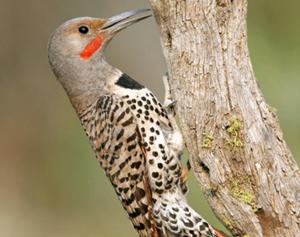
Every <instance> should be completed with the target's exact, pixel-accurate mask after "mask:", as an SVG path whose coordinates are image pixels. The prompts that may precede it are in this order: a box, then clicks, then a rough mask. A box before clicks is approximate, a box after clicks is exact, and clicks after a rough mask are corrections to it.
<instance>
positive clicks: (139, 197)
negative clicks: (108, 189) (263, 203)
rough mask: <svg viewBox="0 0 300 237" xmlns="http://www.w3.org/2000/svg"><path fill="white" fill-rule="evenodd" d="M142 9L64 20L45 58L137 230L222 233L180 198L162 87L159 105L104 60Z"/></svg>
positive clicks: (203, 236)
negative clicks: (119, 34) (113, 42)
mask: <svg viewBox="0 0 300 237" xmlns="http://www.w3.org/2000/svg"><path fill="white" fill-rule="evenodd" d="M149 16H151V14H150V13H149V9H139V10H133V11H127V12H124V13H121V14H119V15H116V16H113V17H111V18H108V19H100V18H91V17H80V18H75V19H71V20H69V21H67V22H65V23H63V24H62V25H61V26H59V27H58V28H57V29H56V30H55V32H54V33H53V34H52V36H51V38H50V41H49V45H48V57H49V63H50V65H51V68H52V70H53V72H54V74H55V75H56V77H57V79H58V81H59V82H60V83H61V85H62V86H63V88H64V89H65V91H66V93H67V95H68V97H69V99H70V102H71V104H72V105H73V107H74V109H75V111H76V113H77V115H78V117H79V119H80V121H81V124H82V126H83V128H84V130H85V133H86V135H87V136H88V138H89V141H90V144H91V146H92V148H93V150H94V151H95V154H96V157H97V160H98V162H99V163H100V166H101V167H102V168H103V169H104V171H105V174H106V176H107V177H108V178H109V180H110V182H111V184H112V185H113V187H114V189H115V191H116V193H117V196H118V198H119V200H120V201H121V203H122V205H123V207H124V209H125V210H126V212H127V213H128V216H129V218H130V220H131V222H132V224H133V226H134V228H135V229H136V230H137V232H138V234H139V236H141V237H149V236H151V237H162V236H169V237H171V236H174V237H176V236H178V237H179V236H182V237H183V236H199V237H218V236H222V235H221V234H220V233H219V232H217V231H216V230H214V229H213V228H212V227H211V226H210V225H209V224H208V223H207V222H206V221H205V220H204V219H203V218H202V217H201V216H200V215H199V214H198V213H196V212H195V211H194V210H193V209H192V208H191V207H190V206H189V205H188V204H187V201H186V198H185V193H186V186H185V180H184V179H183V178H182V177H183V173H184V172H183V166H182V164H181V162H180V155H181V153H182V151H183V149H184V145H183V140H182V135H181V133H180V131H179V129H178V127H177V125H176V121H175V119H174V117H173V115H172V113H171V112H168V111H169V109H170V107H172V104H173V103H172V101H171V100H170V96H169V94H168V89H167V90H166V91H167V94H166V100H165V105H164V106H163V105H162V104H161V103H160V102H159V101H158V99H157V98H156V97H155V95H154V94H153V93H152V92H151V91H150V90H148V89H147V88H145V87H144V86H143V85H141V84H139V83H138V82H137V81H135V80H133V79H132V78H130V77H129V76H128V75H127V74H125V73H123V72H121V71H120V70H119V69H117V68H115V67H113V66H112V65H110V64H109V63H107V61H106V60H105V55H104V51H105V48H106V46H107V45H108V43H109V42H110V40H111V39H112V38H113V37H114V36H115V34H116V33H117V32H119V31H121V30H122V29H124V28H126V27H127V26H130V25H132V24H133V23H136V22H139V21H141V20H143V19H146V18H148V17H149ZM165 81H166V79H165ZM167 84H168V83H165V85H166V87H167Z"/></svg>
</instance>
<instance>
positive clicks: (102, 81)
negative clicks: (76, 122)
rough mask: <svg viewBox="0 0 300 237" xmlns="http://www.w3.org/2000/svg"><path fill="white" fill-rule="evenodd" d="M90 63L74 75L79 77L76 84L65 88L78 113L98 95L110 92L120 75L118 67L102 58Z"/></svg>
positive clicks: (96, 98)
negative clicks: (69, 88) (70, 88)
mask: <svg viewBox="0 0 300 237" xmlns="http://www.w3.org/2000/svg"><path fill="white" fill-rule="evenodd" d="M91 60H93V59H91ZM98 60H99V58H98ZM90 65H91V66H90V67H84V68H83V69H82V71H80V72H77V73H78V74H77V75H74V76H77V77H80V78H81V79H79V80H78V79H77V80H76V81H77V83H76V85H74V84H73V85H74V87H73V88H72V90H67V89H66V90H67V93H68V95H69V98H70V101H71V103H72V105H73V107H74V108H75V110H76V112H77V113H78V114H81V113H82V112H84V111H85V110H86V109H87V108H88V107H89V106H91V105H92V104H94V103H95V102H96V101H97V100H98V99H99V97H100V96H103V95H106V94H111V93H112V88H113V87H114V85H115V82H116V81H117V80H118V78H119V77H120V76H121V75H122V72H121V71H120V70H119V69H117V68H115V67H113V66H111V65H110V64H108V63H107V62H106V61H105V60H104V58H102V59H101V61H100V62H99V61H97V62H93V61H91V62H90ZM74 81H75V80H74Z"/></svg>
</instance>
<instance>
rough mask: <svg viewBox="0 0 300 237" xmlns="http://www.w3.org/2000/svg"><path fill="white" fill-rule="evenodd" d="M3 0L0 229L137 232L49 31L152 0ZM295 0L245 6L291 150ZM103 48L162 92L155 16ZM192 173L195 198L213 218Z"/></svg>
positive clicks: (14, 233)
mask: <svg viewBox="0 0 300 237" xmlns="http://www.w3.org/2000/svg"><path fill="white" fill-rule="evenodd" d="M0 2H1V8H0V20H1V21H0V22H1V23H0V30H1V31H0V32H1V36H0V43H1V44H0V45H1V46H0V60H1V61H0V62H1V63H0V67H1V68H0V69H1V70H0V131H1V132H0V236H3V237H19V236H20V237H21V236H22V237H27V236H28V237H29V236H30V237H40V236H43V237H48V236H49V237H50V236H56V237H69V236H70V237H71V236H72V237H82V236H85V237H93V236H112V237H113V236H124V237H126V236H136V234H135V232H134V231H133V229H132V228H131V225H130V223H129V221H127V220H126V216H125V213H124V211H123V210H122V208H121V206H120V204H119V202H118V201H117V199H116V196H115V194H114V191H113V190H112V187H111V186H110V184H109V182H108V181H107V180H106V178H105V176H104V175H103V172H102V170H101V169H100V168H99V167H98V164H97V162H96V160H95V159H94V155H93V153H92V151H91V149H90V147H89V144H88V141H87V139H86V138H85V136H84V133H83V131H82V128H81V127H80V124H79V122H78V119H77V118H76V116H75V113H74V111H73V110H72V108H71V106H70V104H69V101H68V99H67V97H66V95H65V94H64V91H63V90H62V88H61V86H60V85H59V84H58V83H57V82H56V80H55V78H54V76H53V74H52V72H51V71H50V69H49V66H48V62H47V40H48V38H49V36H50V34H51V32H52V31H53V30H54V29H55V28H56V27H57V26H58V25H59V24H60V23H62V22H63V21H65V20H66V19H69V18H72V17H76V16H85V15H89V16H101V17H109V16H111V15H113V14H116V13H119V12H122V11H124V10H128V9H132V8H139V7H145V6H148V2H147V1H145V0H139V1H138V0H134V1H121V0H120V1H109V0H98V1H96V0H85V1H83V0H82V1H79V0H75V1H71V0H64V1H61V0H60V1H59V0H52V1H34V0H26V1H17V0H0ZM299 7H300V2H299V1H297V0H290V1H286V2H285V3H283V2H282V1H280V0H264V1H261V0H252V1H249V14H248V31H249V47H250V52H251V56H252V62H253V65H254V69H255V72H256V76H257V78H258V80H259V83H260V85H261V88H262V90H263V92H264V95H265V97H266V99H267V101H268V102H269V103H270V104H271V105H272V106H274V107H275V108H277V109H278V115H279V118H280V122H281V125H282V128H283V130H284V133H285V138H286V141H287V142H288V144H289V146H290V148H291V150H292V151H293V154H294V155H295V157H299V155H300V148H299V139H300V112H299V111H298V109H299V108H300V93H299V90H300V80H299V78H298V75H299V74H300V67H299V55H300V47H299V43H300V33H299V25H300V24H299V23H300V22H299ZM107 55H108V58H109V61H110V62H111V63H112V64H113V65H116V66H118V67H119V68H121V69H122V70H123V71H125V72H127V73H128V74H129V75H131V76H132V77H133V78H136V79H137V80H139V81H140V82H142V83H144V84H145V85H146V86H147V87H149V88H150V89H151V90H153V91H154V92H155V93H156V94H157V95H158V96H160V98H162V93H163V91H162V82H161V79H160V78H161V75H162V74H163V73H164V72H165V70H166V69H165V64H164V60H163V56H162V53H161V49H160V41H159V36H158V31H157V28H156V25H155V23H154V20H153V19H150V20H148V21H145V22H143V23H141V24H138V25H135V26H134V27H131V28H129V29H127V30H125V31H124V32H122V33H121V34H119V35H118V37H116V38H115V39H114V40H113V42H112V43H111V45H110V47H109V48H108V50H107ZM191 180H192V181H191V184H190V187H191V189H192V191H191V192H190V194H189V199H190V202H191V204H192V206H193V207H194V208H195V209H197V210H201V213H202V215H203V216H204V217H205V218H207V219H208V220H209V221H210V222H212V223H213V224H216V225H217V226H219V224H217V221H216V219H215V217H214V216H213V215H212V214H211V212H210V211H209V209H208V207H207V205H206V202H205V201H204V200H202V199H201V196H200V194H199V190H200V188H199V187H198V186H197V184H196V182H195V181H194V180H193V178H192V179H191Z"/></svg>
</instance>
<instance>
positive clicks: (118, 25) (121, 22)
mask: <svg viewBox="0 0 300 237" xmlns="http://www.w3.org/2000/svg"><path fill="white" fill-rule="evenodd" d="M149 11H150V9H137V10H131V11H127V12H123V13H121V14H119V15H116V16H113V17H110V18H109V19H108V20H107V21H106V22H105V23H104V25H103V26H102V27H101V30H108V31H111V33H116V32H119V31H120V30H123V29H125V28H126V27H128V26H130V25H132V24H134V23H136V22H139V21H142V20H144V19H146V18H148V17H150V16H152V14H151V13H149ZM143 13H144V14H143Z"/></svg>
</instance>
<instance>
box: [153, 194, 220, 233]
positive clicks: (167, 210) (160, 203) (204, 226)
mask: <svg viewBox="0 0 300 237" xmlns="http://www.w3.org/2000/svg"><path fill="white" fill-rule="evenodd" d="M153 216H154V218H155V220H156V224H157V227H158V228H159V229H160V230H161V231H162V232H163V233H164V236H174V237H175V236H191V237H217V234H216V232H215V231H214V229H213V228H212V227H211V226H210V225H209V224H208V223H207V222H206V221H205V220H204V219H203V218H202V217H201V216H200V215H199V214H198V213H197V212H196V211H194V210H193V209H192V208H191V207H190V206H189V205H188V204H187V203H186V200H185V198H184V197H183V196H182V195H180V194H179V193H176V192H174V193H166V194H163V195H162V196H161V197H160V198H159V199H158V200H157V202H156V203H155V205H154V209H153ZM168 233H169V234H168Z"/></svg>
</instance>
